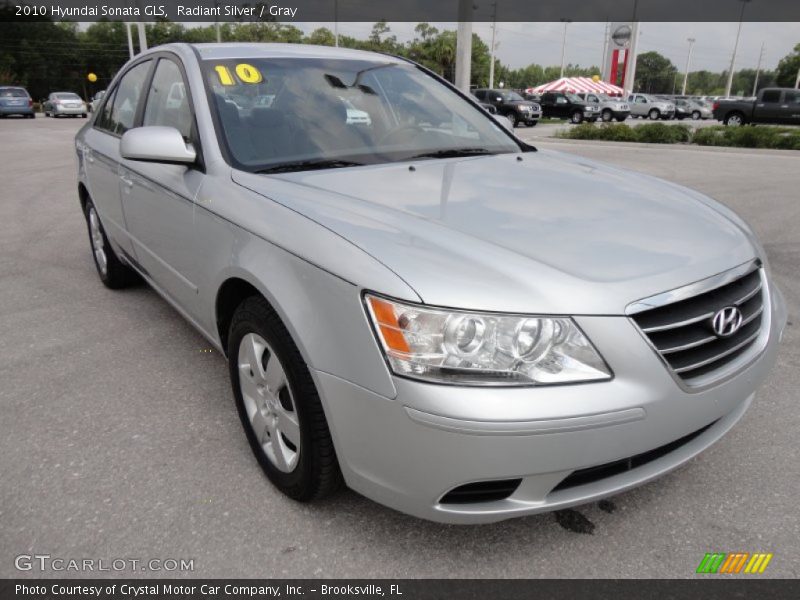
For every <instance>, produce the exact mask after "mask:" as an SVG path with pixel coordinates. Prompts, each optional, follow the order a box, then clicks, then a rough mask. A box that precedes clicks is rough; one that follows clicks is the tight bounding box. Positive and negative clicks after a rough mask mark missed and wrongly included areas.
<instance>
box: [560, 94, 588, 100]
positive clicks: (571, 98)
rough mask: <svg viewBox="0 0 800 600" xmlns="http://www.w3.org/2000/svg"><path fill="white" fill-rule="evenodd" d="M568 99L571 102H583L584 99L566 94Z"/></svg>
mask: <svg viewBox="0 0 800 600" xmlns="http://www.w3.org/2000/svg"><path fill="white" fill-rule="evenodd" d="M564 95H565V96H566V97H567V98H569V101H570V102H583V98H581V97H579V96H576V95H575V94H570V93H566V94H564Z"/></svg>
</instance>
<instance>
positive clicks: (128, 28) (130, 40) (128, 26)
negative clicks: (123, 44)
mask: <svg viewBox="0 0 800 600" xmlns="http://www.w3.org/2000/svg"><path fill="white" fill-rule="evenodd" d="M125 31H126V33H127V34H128V56H129V57H130V58H133V35H131V24H130V22H129V21H125Z"/></svg>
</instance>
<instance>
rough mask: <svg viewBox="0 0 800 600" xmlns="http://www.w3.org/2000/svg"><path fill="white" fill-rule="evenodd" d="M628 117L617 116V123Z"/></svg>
mask: <svg viewBox="0 0 800 600" xmlns="http://www.w3.org/2000/svg"><path fill="white" fill-rule="evenodd" d="M627 118H628V117H617V123H622V122H623V121H624V120H625V119H627Z"/></svg>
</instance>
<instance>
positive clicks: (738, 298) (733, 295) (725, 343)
mask: <svg viewBox="0 0 800 600" xmlns="http://www.w3.org/2000/svg"><path fill="white" fill-rule="evenodd" d="M728 306H735V307H737V308H738V309H739V310H740V311H741V313H742V324H741V327H740V328H739V330H738V331H736V333H734V334H733V335H731V336H729V337H720V336H718V335H717V334H715V333H714V329H713V327H712V320H713V318H714V315H715V314H716V313H717V311H719V310H721V309H723V308H725V307H728ZM763 312H764V294H763V292H762V279H761V269H760V268H756V266H755V265H754V268H753V270H751V271H749V272H748V273H746V274H745V275H743V276H741V277H739V278H738V279H735V280H733V281H730V282H728V283H725V284H724V285H721V286H720V287H716V288H713V289H711V290H709V291H703V292H701V293H699V294H697V295H695V296H692V297H690V298H687V299H683V300H679V301H677V302H673V303H670V304H666V305H664V306H659V307H657V308H652V309H649V310H645V311H642V312H639V313H637V314H634V315H632V318H633V320H634V321H635V322H636V324H637V325H638V326H639V328H640V329H641V330H642V331H643V332H644V334H645V335H646V336H647V337H648V339H649V340H650V342H651V343H652V345H653V346H654V347H655V349H656V350H657V351H658V353H659V354H660V355H661V357H662V358H663V359H664V361H665V362H666V363H667V364H668V365H669V367H670V368H671V369H672V371H673V372H674V373H675V374H676V375H677V376H678V377H680V378H681V379H682V380H684V381H685V382H686V383H687V384H688V385H691V384H692V380H695V379H697V378H699V377H702V376H705V375H709V374H713V373H714V372H715V371H717V370H719V369H722V368H723V367H725V365H727V364H729V363H731V362H732V361H734V360H735V359H736V358H738V357H739V356H741V355H742V354H744V353H746V352H747V351H748V349H749V348H750V347H751V346H752V345H753V344H754V343H755V341H756V339H757V338H758V336H759V333H760V332H761V323H762V321H763Z"/></svg>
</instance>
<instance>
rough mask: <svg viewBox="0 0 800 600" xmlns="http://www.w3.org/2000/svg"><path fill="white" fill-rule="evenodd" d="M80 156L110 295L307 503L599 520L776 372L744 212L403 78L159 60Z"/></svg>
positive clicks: (390, 72) (291, 64)
mask: <svg viewBox="0 0 800 600" xmlns="http://www.w3.org/2000/svg"><path fill="white" fill-rule="evenodd" d="M353 114H358V115H359V118H353ZM76 147H77V153H78V159H79V161H78V162H79V169H78V179H79V184H78V191H79V195H80V201H81V205H82V207H83V210H84V213H85V215H86V220H87V223H88V229H89V234H90V241H91V247H92V251H93V256H94V261H95V264H96V267H97V271H98V273H99V275H100V278H101V279H102V281H103V282H104V283H105V284H106V285H107V286H108V287H111V288H121V287H124V286H125V285H126V284H128V283H129V282H131V281H133V280H134V279H136V278H138V277H141V278H143V279H144V280H145V281H147V283H149V284H150V285H151V286H153V288H155V289H156V290H157V291H158V292H159V293H160V294H161V295H162V296H163V297H164V298H166V299H167V300H168V301H169V302H170V303H171V304H172V305H174V306H175V308H176V309H177V310H178V311H179V312H180V313H181V314H182V315H183V316H185V317H186V318H187V319H188V320H189V321H190V322H191V323H192V325H194V326H195V327H196V328H197V329H198V330H199V331H201V332H202V333H203V334H204V335H205V336H206V337H207V338H208V340H209V341H210V342H211V343H212V344H213V345H214V346H215V347H216V348H217V349H219V350H220V351H221V352H222V353H224V354H225V356H226V357H227V359H228V361H229V364H230V376H231V382H232V387H233V394H234V397H235V401H236V404H237V406H238V410H239V414H240V417H241V420H242V423H243V425H244V429H245V432H246V435H247V438H248V440H249V442H250V445H251V446H252V448H253V451H254V453H255V456H256V458H257V459H258V461H259V463H260V464H261V466H262V467H263V469H264V471H265V472H266V474H267V476H268V477H269V479H270V480H271V481H272V482H273V483H274V484H275V486H276V487H278V488H279V489H280V490H281V491H283V492H284V493H286V494H288V495H289V496H291V497H292V498H295V499H298V500H312V499H315V498H320V497H322V496H325V495H327V494H329V493H331V492H332V491H333V490H335V489H336V488H337V486H339V485H340V483H341V482H342V481H343V482H344V483H346V484H347V485H348V486H350V487H351V488H353V489H355V490H357V491H358V492H360V493H362V494H364V495H365V496H367V497H369V498H372V499H374V500H376V501H378V502H381V503H383V504H386V505H388V506H390V507H393V508H395V509H398V510H401V511H404V512H407V513H410V514H413V515H417V516H419V517H423V518H426V519H432V520H435V521H443V522H452V523H479V522H489V521H496V520H501V519H505V518H509V517H513V516H519V515H526V514H531V513H536V512H540V511H546V510H552V509H556V508H562V507H566V506H570V505H574V504H579V503H583V502H588V501H591V500H594V499H597V498H601V497H604V496H608V495H610V494H614V493H617V492H620V491H622V490H626V489H628V488H631V487H633V486H636V485H639V484H641V483H644V482H646V481H648V480H651V479H653V478H655V477H657V476H659V475H662V474H663V473H665V472H667V471H669V470H671V469H673V468H675V467H677V466H678V465H680V464H682V463H684V462H686V461H687V460H689V459H690V458H691V457H693V456H695V455H696V454H698V453H699V452H700V451H702V450H703V449H705V448H707V447H708V446H709V445H711V444H712V443H714V442H715V441H716V440H718V439H719V438H720V437H721V436H722V435H723V434H725V432H727V431H728V430H729V429H730V428H731V427H733V425H734V424H735V423H736V422H737V421H738V420H739V418H740V417H741V416H742V414H743V413H744V412H745V410H746V409H747V407H748V406H749V405H750V403H751V401H752V399H753V396H754V393H755V391H756V388H757V387H758V385H759V384H760V383H761V382H762V381H763V380H764V379H765V377H766V376H767V374H768V371H769V369H770V367H771V366H772V364H773V363H774V361H775V355H776V348H777V346H778V342H779V339H780V336H781V333H782V330H783V327H784V324H785V321H786V308H785V304H784V302H783V300H782V297H781V295H780V293H779V292H778V290H777V289H776V288H775V286H774V284H773V283H772V282H771V281H770V278H769V271H768V268H767V264H766V257H765V255H764V251H763V249H762V248H761V246H760V245H759V243H758V241H757V240H756V239H755V237H754V236H753V233H752V232H751V230H750V229H749V228H748V226H747V225H746V224H745V223H744V222H742V220H741V219H740V218H738V217H737V216H736V215H735V214H734V213H733V212H731V211H730V210H728V209H727V208H725V207H724V206H722V205H721V204H718V203H717V202H715V201H713V200H711V199H709V198H707V197H705V196H702V195H701V194H698V193H696V192H693V191H691V190H688V189H685V188H682V187H679V186H677V185H673V184H671V183H667V182H665V181H660V180H657V179H654V178H651V177H647V176H644V175H639V174H635V173H630V172H625V171H622V170H620V169H616V168H612V167H609V166H606V165H603V164H600V163H596V162H593V161H589V160H586V159H583V158H577V157H574V156H569V155H566V154H560V153H556V152H545V151H536V149H535V148H532V147H531V146H528V145H526V144H525V143H523V142H522V141H520V140H519V139H517V138H515V137H514V135H513V133H512V132H511V131H509V129H508V127H506V126H504V125H503V124H502V123H501V122H500V121H499V120H496V119H495V118H493V117H492V115H490V114H488V113H487V112H486V111H484V110H483V109H482V108H481V107H480V106H479V105H478V104H477V103H476V102H475V101H474V100H472V99H471V98H470V97H469V96H468V95H466V94H462V93H461V92H459V91H458V90H456V89H455V88H453V87H452V86H451V85H450V84H449V83H447V82H445V81H444V80H442V79H440V78H439V77H437V76H436V75H434V74H433V73H431V72H429V71H427V70H425V69H424V68H422V67H420V66H419V65H416V64H413V63H410V62H408V61H405V60H403V59H399V58H393V57H389V56H385V55H380V54H372V53H366V52H360V51H354V50H344V49H333V48H320V47H313V46H296V45H293V46H285V45H268V44H264V45H262V44H253V45H238V44H215V45H194V46H193V45H169V46H163V47H159V48H155V49H153V50H151V51H149V52H146V53H144V54H141V55H139V56H137V57H136V58H135V59H133V60H132V61H131V62H130V63H128V64H127V65H126V66H125V67H124V68H123V69H122V70H121V72H120V73H119V75H118V76H117V77H116V79H115V81H114V82H113V83H112V85H111V86H110V87H109V91H108V93H107V94H106V95H105V97H104V99H103V104H102V105H101V106H100V107H99V109H98V110H97V112H96V114H95V115H94V117H93V119H92V121H91V122H89V123H87V125H86V126H85V127H84V128H83V129H82V130H81V131H80V133H79V134H78V136H77V139H76Z"/></svg>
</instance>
